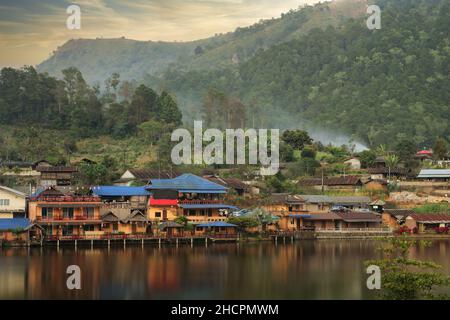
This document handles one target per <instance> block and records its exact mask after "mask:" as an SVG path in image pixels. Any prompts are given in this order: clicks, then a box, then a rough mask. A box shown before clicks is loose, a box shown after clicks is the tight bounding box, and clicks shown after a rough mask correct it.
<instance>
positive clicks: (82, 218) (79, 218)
mask: <svg viewBox="0 0 450 320" xmlns="http://www.w3.org/2000/svg"><path fill="white" fill-rule="evenodd" d="M36 220H37V221H40V222H44V221H48V222H51V221H92V220H101V219H100V217H98V216H93V217H89V216H86V215H83V216H73V217H64V216H53V217H37V218H36Z"/></svg>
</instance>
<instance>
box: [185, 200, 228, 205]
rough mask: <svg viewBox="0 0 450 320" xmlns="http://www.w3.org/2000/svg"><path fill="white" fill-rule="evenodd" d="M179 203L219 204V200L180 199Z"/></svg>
mask: <svg viewBox="0 0 450 320" xmlns="http://www.w3.org/2000/svg"><path fill="white" fill-rule="evenodd" d="M179 204H220V200H181V201H179Z"/></svg>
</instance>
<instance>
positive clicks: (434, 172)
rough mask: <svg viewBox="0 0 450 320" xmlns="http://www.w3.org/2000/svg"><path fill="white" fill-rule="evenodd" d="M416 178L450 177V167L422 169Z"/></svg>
mask: <svg viewBox="0 0 450 320" xmlns="http://www.w3.org/2000/svg"><path fill="white" fill-rule="evenodd" d="M417 178H450V169H422V170H420V173H419V175H418V176H417Z"/></svg>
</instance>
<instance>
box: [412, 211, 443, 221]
mask: <svg viewBox="0 0 450 320" xmlns="http://www.w3.org/2000/svg"><path fill="white" fill-rule="evenodd" d="M411 217H412V218H413V219H414V220H416V221H417V222H435V223H450V214H444V213H439V214H431V213H430V214H412V215H411Z"/></svg>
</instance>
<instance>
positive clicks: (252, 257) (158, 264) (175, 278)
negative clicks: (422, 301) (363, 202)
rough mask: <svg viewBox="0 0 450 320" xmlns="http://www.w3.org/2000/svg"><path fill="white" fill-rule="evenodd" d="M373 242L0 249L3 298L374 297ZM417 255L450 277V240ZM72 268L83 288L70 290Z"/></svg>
mask: <svg viewBox="0 0 450 320" xmlns="http://www.w3.org/2000/svg"><path fill="white" fill-rule="evenodd" d="M378 246H379V243H378V242H377V241H374V240H315V241H314V240H312V241H311V240H310V241H299V242H296V243H294V244H291V243H287V244H283V243H279V244H278V245H275V244H273V243H253V244H216V245H209V246H208V247H204V246H201V245H198V246H194V247H192V248H191V247H190V246H179V247H178V248H177V247H173V246H172V247H169V246H166V247H165V246H162V247H161V248H158V247H157V246H156V247H144V248H141V247H127V248H125V249H124V248H123V247H117V248H111V249H110V250H108V249H107V248H94V249H90V248H84V249H83V248H79V249H78V250H74V249H73V248H60V249H59V250H57V249H56V248H32V249H26V248H8V249H0V299H372V298H374V294H373V292H372V291H369V290H368V289H367V288H366V279H367V276H368V275H367V274H366V273H365V268H364V265H363V263H364V261H365V260H367V259H371V258H376V257H377V256H378V255H379V254H380V253H379V251H377V250H376V248H377V247H378ZM413 255H414V256H416V257H419V258H424V259H428V260H433V261H435V262H437V263H439V264H441V265H443V269H442V272H444V273H446V274H449V275H450V259H449V257H450V241H449V240H437V241H434V242H433V243H432V245H431V247H428V248H421V247H417V248H415V249H414V250H413ZM69 265H78V266H79V267H80V268H81V271H82V277H81V279H82V289H81V290H78V291H70V290H68V289H67V287H66V280H67V277H68V275H67V274H66V269H67V267H68V266H69Z"/></svg>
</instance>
